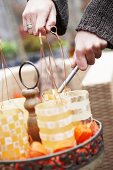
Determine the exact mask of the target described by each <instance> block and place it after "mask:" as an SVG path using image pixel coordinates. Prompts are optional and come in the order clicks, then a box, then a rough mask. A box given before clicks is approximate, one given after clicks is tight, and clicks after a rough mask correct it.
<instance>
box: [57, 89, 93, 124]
mask: <svg viewBox="0 0 113 170" xmlns="http://www.w3.org/2000/svg"><path fill="white" fill-rule="evenodd" d="M60 96H61V98H62V99H65V100H66V101H67V103H68V107H69V109H70V110H72V111H73V115H72V117H73V118H72V119H73V123H74V125H77V124H79V123H81V122H84V123H85V122H88V121H90V120H91V118H92V114H91V109H90V102H89V93H88V91H87V90H74V91H68V92H63V93H61V94H60Z"/></svg>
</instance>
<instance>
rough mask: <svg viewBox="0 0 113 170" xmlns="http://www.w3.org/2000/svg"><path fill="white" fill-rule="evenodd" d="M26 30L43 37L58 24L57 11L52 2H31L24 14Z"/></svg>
mask: <svg viewBox="0 0 113 170" xmlns="http://www.w3.org/2000/svg"><path fill="white" fill-rule="evenodd" d="M22 17H23V26H24V30H25V31H28V32H29V34H34V35H39V32H41V34H42V35H44V34H45V30H46V31H47V32H49V31H50V29H51V26H54V25H55V24H56V9H55V5H54V3H53V1H52V0H29V1H28V3H27V5H26V7H25V9H24V12H23V15H22Z"/></svg>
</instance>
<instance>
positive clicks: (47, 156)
mask: <svg viewBox="0 0 113 170" xmlns="http://www.w3.org/2000/svg"><path fill="white" fill-rule="evenodd" d="M93 120H94V121H95V122H96V123H97V124H98V125H99V127H100V128H99V130H98V132H97V133H96V134H95V135H94V136H92V137H91V138H90V139H88V140H87V141H85V142H83V143H82V144H79V145H76V146H74V147H72V148H69V149H66V150H64V151H59V152H57V153H54V154H53V153H52V154H48V155H46V156H40V157H36V158H28V159H25V160H12V161H8V160H6V161H0V164H2V163H5V164H11V163H22V162H23V163H24V162H29V161H41V160H46V159H50V158H52V157H53V156H54V157H56V156H59V155H61V154H65V153H68V152H71V151H73V150H75V149H79V148H83V147H84V145H87V144H88V143H90V142H92V141H93V140H94V139H95V138H96V137H98V136H99V134H100V132H101V131H102V129H103V128H102V123H101V122H100V121H98V120H96V119H93Z"/></svg>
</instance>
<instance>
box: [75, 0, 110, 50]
mask: <svg viewBox="0 0 113 170" xmlns="http://www.w3.org/2000/svg"><path fill="white" fill-rule="evenodd" d="M79 30H86V31H89V32H92V33H95V34H96V35H98V36H99V37H101V38H103V39H105V40H106V41H107V42H108V48H113V0H92V1H91V2H90V3H89V5H88V6H87V8H86V10H85V11H84V14H83V16H82V18H81V21H80V23H79V25H78V26H77V28H76V31H79Z"/></svg>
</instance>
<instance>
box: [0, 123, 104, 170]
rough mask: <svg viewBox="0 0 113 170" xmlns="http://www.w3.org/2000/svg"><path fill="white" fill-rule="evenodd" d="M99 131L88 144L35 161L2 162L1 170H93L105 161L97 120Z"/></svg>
mask: <svg viewBox="0 0 113 170" xmlns="http://www.w3.org/2000/svg"><path fill="white" fill-rule="evenodd" d="M95 121H96V123H97V124H98V126H99V130H98V132H97V133H96V135H94V136H93V137H91V138H90V139H89V140H87V141H86V142H84V143H82V144H80V145H77V146H75V147H73V148H71V149H68V150H65V151H63V152H58V153H55V154H50V155H48V156H41V157H38V158H33V159H26V160H15V161H0V169H1V170H35V169H36V170H76V169H81V168H82V169H83V170H85V169H86V170H87V169H89V168H88V167H90V169H91V170H93V169H95V168H97V166H99V164H101V163H102V160H103V152H104V142H103V128H102V124H101V122H99V121H97V120H95Z"/></svg>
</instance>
